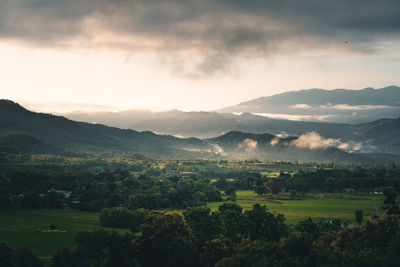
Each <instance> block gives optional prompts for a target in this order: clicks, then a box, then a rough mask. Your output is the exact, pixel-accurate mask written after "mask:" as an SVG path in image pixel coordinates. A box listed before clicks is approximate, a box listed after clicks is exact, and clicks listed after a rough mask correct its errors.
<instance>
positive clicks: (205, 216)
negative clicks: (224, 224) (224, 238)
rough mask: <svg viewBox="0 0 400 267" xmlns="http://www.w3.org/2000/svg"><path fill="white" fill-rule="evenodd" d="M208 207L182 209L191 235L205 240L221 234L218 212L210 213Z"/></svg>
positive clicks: (202, 240)
mask: <svg viewBox="0 0 400 267" xmlns="http://www.w3.org/2000/svg"><path fill="white" fill-rule="evenodd" d="M210 211H211V210H210V208H208V207H195V208H187V209H185V210H184V211H183V215H184V216H185V220H186V222H187V223H188V224H189V226H190V228H191V229H192V231H193V235H194V236H195V237H196V238H197V239H198V240H200V241H201V242H205V241H207V240H211V239H213V238H216V237H218V235H220V234H221V221H220V217H219V216H218V213H215V212H213V213H212V214H211V213H210Z"/></svg>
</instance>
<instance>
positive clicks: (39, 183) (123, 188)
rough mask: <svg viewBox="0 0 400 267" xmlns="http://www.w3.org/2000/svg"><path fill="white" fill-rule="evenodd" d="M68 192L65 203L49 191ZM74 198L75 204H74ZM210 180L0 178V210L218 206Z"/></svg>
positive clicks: (81, 175) (105, 174)
mask: <svg viewBox="0 0 400 267" xmlns="http://www.w3.org/2000/svg"><path fill="white" fill-rule="evenodd" d="M51 188H55V189H58V190H64V191H70V192H72V195H71V196H70V197H69V198H65V196H64V195H62V194H59V193H55V192H54V193H51V192H48V190H49V189H51ZM73 199H75V200H78V201H75V204H74V203H73V201H72V200H73ZM220 200H221V193H220V191H219V190H218V189H217V188H216V187H215V186H213V185H212V184H210V181H209V179H200V178H195V179H192V178H181V177H177V176H172V177H170V178H164V179H161V178H160V177H158V176H151V175H150V174H147V175H146V173H141V174H132V173H131V172H129V171H122V170H116V171H101V172H99V173H97V174H95V173H90V172H64V171H61V172H58V171H17V172H14V173H13V174H11V175H9V176H5V177H0V208H7V207H19V206H20V207H22V208H59V207H62V205H63V204H65V205H73V206H74V207H76V208H79V209H81V210H86V211H100V210H101V209H103V208H106V207H119V206H125V207H129V208H130V209H139V208H146V209H150V210H154V209H163V208H185V207H189V206H199V205H204V204H205V203H206V202H207V201H220Z"/></svg>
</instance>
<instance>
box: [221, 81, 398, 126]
mask: <svg viewBox="0 0 400 267" xmlns="http://www.w3.org/2000/svg"><path fill="white" fill-rule="evenodd" d="M218 112H222V113H233V112H241V113H265V114H284V115H296V116H299V115H300V116H303V120H311V121H320V120H324V121H326V122H346V123H360V122H368V121H372V120H376V119H380V118H396V117H398V116H399V115H400V87H397V86H389V87H384V88H381V89H374V88H370V87H368V88H365V89H363V90H346V89H336V90H323V89H308V90H300V91H290V92H285V93H282V94H277V95H273V96H267V97H260V98H257V99H253V100H250V101H246V102H243V103H240V104H238V105H234V106H230V107H226V108H223V109H220V110H218ZM299 118H301V117H299Z"/></svg>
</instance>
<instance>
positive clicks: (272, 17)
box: [0, 0, 400, 72]
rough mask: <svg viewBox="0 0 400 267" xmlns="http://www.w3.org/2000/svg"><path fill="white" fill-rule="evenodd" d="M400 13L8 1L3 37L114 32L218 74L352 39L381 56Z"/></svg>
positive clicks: (56, 39) (45, 38)
mask: <svg viewBox="0 0 400 267" xmlns="http://www.w3.org/2000/svg"><path fill="white" fill-rule="evenodd" d="M399 14H400V1H398V0H381V1H372V0H352V1H348V0H336V1H321V0H305V1H299V0H279V1H278V0H246V1H243V0H215V1H212V0H187V1H184V0H0V38H3V39H16V40H21V41H26V42H31V43H35V44H37V45H42V46H53V45H68V44H69V43H70V42H72V41H73V40H75V39H76V38H81V40H85V41H87V42H91V41H93V40H94V39H96V37H97V35H98V34H100V33H102V32H108V33H112V34H115V35H114V36H122V37H125V38H121V39H119V40H117V41H114V40H102V41H103V42H105V43H106V44H107V45H109V46H113V45H115V46H121V47H124V48H126V49H131V50H138V49H139V50H140V49H149V50H157V51H160V52H165V51H168V52H170V53H173V51H186V50H190V51H197V52H198V54H199V55H200V56H201V57H203V59H204V60H203V62H202V63H201V64H200V65H199V68H200V69H201V71H204V72H207V71H210V72H212V71H214V70H216V69H220V68H224V66H225V65H226V64H223V63H221V62H222V61H223V58H231V59H232V58H234V57H235V56H237V55H241V56H248V55H250V56H251V55H262V56H265V55H268V54H269V53H286V52H292V51H297V50H299V49H300V50H301V49H312V48H318V46H321V47H323V46H325V45H326V44H332V43H338V44H343V42H344V40H349V41H350V42H351V43H352V44H354V46H353V49H360V50H363V49H364V48H365V50H369V51H373V50H374V49H373V48H372V49H371V48H367V47H368V44H369V43H370V42H373V41H378V42H379V41H380V40H394V39H396V38H397V37H398V34H399V33H400V15H399ZM138 39H142V40H149V41H152V43H151V45H149V44H148V43H144V44H141V45H138V44H137V43H136V41H132V40H138ZM147 45H148V46H149V47H147ZM363 47H364V48H363ZM215 59H217V60H215Z"/></svg>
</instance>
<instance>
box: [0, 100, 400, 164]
mask: <svg viewBox="0 0 400 267" xmlns="http://www.w3.org/2000/svg"><path fill="white" fill-rule="evenodd" d="M244 116H245V115H244ZM249 116H253V115H249ZM253 119H255V120H257V119H259V118H258V117H256V118H253ZM270 121H271V122H274V123H277V122H276V121H275V120H270ZM398 121H400V120H397V121H395V120H381V121H377V122H375V124H373V125H372V124H363V125H361V126H360V130H359V131H358V132H355V133H353V135H355V136H359V137H360V138H371V135H380V134H381V132H382V131H384V132H385V135H382V137H381V138H380V139H377V140H378V141H379V142H385V143H384V144H385V145H386V146H387V147H392V148H396V145H397V147H398V146H399V144H398V141H397V140H398V138H396V137H395V136H394V132H393V131H392V129H396V130H397V131H398V129H399V128H400V127H399V122H398ZM292 123H299V122H292ZM303 123H304V122H303ZM238 125H241V123H240V122H239V123H238ZM334 126H335V124H332V125H331V127H334ZM292 127H294V128H295V126H294V125H292ZM346 127H347V126H346ZM332 132H333V131H332ZM374 144H375V143H374V142H372V141H371V142H370V143H369V145H370V146H371V147H372V146H373V145H374ZM357 146H360V147H361V145H359V144H357V143H356V142H354V141H351V142H344V141H342V140H339V139H332V138H326V137H324V136H322V135H320V134H319V133H317V132H307V133H303V134H299V136H298V137H293V136H292V137H286V136H283V135H273V134H269V133H262V134H257V133H247V132H241V131H230V132H228V133H226V134H223V135H220V136H218V137H216V138H208V139H199V138H178V137H174V136H170V135H159V134H155V133H153V132H149V131H144V132H138V131H135V130H123V129H119V128H115V127H108V126H105V125H101V124H92V123H86V122H76V121H72V120H69V119H66V118H64V117H61V116H54V115H50V114H43V113H35V112H31V111H29V110H26V109H25V108H23V107H21V106H20V105H18V104H16V103H14V102H11V101H7V100H0V148H1V149H2V151H4V152H15V153H19V152H21V153H54V154H57V153H64V152H86V153H101V152H112V153H116V154H124V153H133V152H134V153H141V154H149V155H154V156H157V157H170V158H177V157H178V158H179V157H181V158H182V157H191V158H217V157H223V158H234V159H246V158H258V159H260V160H264V161H268V160H303V161H325V160H337V161H352V162H372V161H374V159H373V158H372V157H370V156H368V155H358V154H356V153H348V152H360V151H361V150H360V149H359V148H357ZM382 152H385V153H387V151H382ZM386 160H389V161H390V160H391V158H390V157H389V158H388V157H387V156H385V154H380V155H379V161H386Z"/></svg>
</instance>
